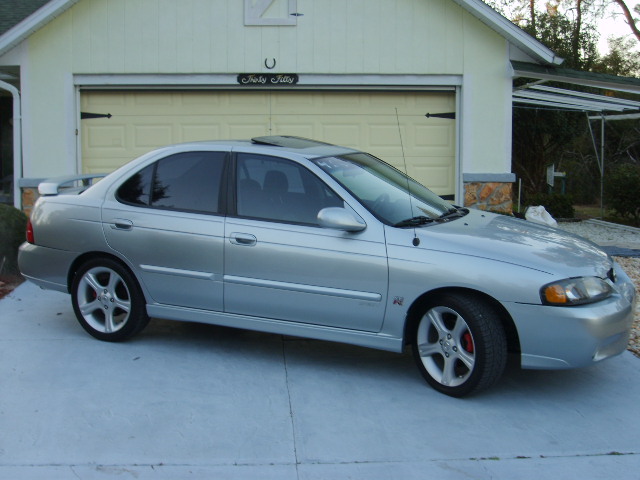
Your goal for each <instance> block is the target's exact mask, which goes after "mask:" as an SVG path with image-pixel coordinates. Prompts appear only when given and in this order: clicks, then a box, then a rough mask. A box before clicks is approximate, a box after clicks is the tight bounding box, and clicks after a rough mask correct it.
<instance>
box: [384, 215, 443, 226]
mask: <svg viewBox="0 0 640 480" xmlns="http://www.w3.org/2000/svg"><path fill="white" fill-rule="evenodd" d="M437 221H438V219H437V218H430V217H425V216H424V215H419V216H417V217H411V218H407V219H406V220H401V221H399V222H398V223H395V224H394V225H393V226H394V227H418V226H420V225H426V224H427V223H432V222H437Z"/></svg>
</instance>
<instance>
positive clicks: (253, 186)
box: [236, 154, 343, 225]
mask: <svg viewBox="0 0 640 480" xmlns="http://www.w3.org/2000/svg"><path fill="white" fill-rule="evenodd" d="M236 178H237V182H236V189H237V190H236V191H237V212H238V215H239V216H241V217H248V218H256V219H262V220H269V221H277V222H287V223H296V224H309V225H317V224H318V219H317V216H318V212H319V211H320V210H322V209H323V208H326V207H336V206H342V205H343V202H342V199H341V198H340V197H338V195H336V194H335V193H334V192H333V191H332V190H331V189H330V188H329V187H328V186H327V185H325V184H324V182H322V181H321V180H320V179H319V178H318V177H316V176H315V175H314V174H313V173H311V172H310V171H309V170H307V169H306V168H304V167H303V166H301V165H298V164H297V163H295V162H292V161H289V160H284V159H281V158H276V157H268V156H264V155H252V154H239V155H238V161H237V175H236Z"/></svg>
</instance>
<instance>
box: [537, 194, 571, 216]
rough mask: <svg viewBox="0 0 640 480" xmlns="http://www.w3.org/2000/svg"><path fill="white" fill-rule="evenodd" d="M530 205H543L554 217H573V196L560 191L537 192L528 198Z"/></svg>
mask: <svg viewBox="0 0 640 480" xmlns="http://www.w3.org/2000/svg"><path fill="white" fill-rule="evenodd" d="M527 204H528V205H542V206H543V207H544V208H546V209H547V212H549V214H550V215H551V216H552V217H554V218H573V217H574V216H575V211H574V209H573V198H572V197H571V195H562V194H560V193H536V194H534V195H530V196H529V197H528V198H527Z"/></svg>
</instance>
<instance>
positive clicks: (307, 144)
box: [251, 135, 333, 148]
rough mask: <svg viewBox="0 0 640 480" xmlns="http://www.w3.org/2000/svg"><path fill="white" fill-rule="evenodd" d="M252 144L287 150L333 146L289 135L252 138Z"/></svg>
mask: <svg viewBox="0 0 640 480" xmlns="http://www.w3.org/2000/svg"><path fill="white" fill-rule="evenodd" d="M251 141H252V142H253V143H258V144H260V145H272V146H275V147H287V148H311V147H319V146H322V145H333V144H331V143H327V142H320V141H318V140H312V139H310V138H304V137H294V136H289V135H272V136H266V137H254V138H252V139H251Z"/></svg>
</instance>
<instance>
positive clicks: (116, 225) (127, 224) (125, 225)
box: [111, 218, 133, 230]
mask: <svg viewBox="0 0 640 480" xmlns="http://www.w3.org/2000/svg"><path fill="white" fill-rule="evenodd" d="M111 228H113V229H114V230H131V229H132V228H133V222H132V221H131V220H127V219H126V218H116V219H114V220H113V223H112V225H111Z"/></svg>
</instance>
